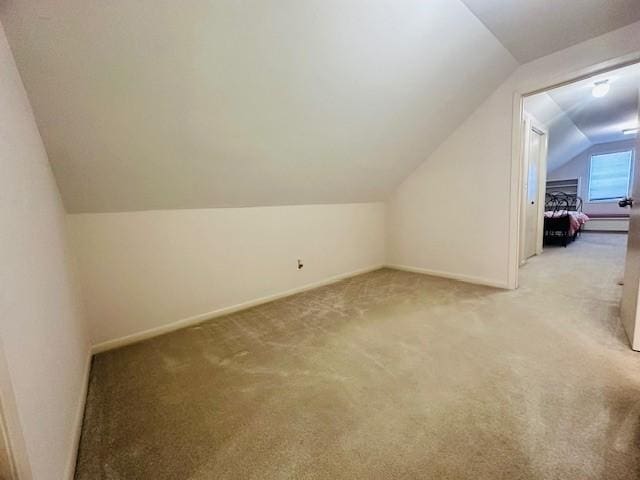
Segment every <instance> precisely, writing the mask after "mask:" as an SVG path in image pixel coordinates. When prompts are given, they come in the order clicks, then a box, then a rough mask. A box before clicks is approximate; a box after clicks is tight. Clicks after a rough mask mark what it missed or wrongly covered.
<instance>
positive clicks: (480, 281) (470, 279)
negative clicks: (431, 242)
mask: <svg viewBox="0 0 640 480" xmlns="http://www.w3.org/2000/svg"><path fill="white" fill-rule="evenodd" d="M386 267H387V268H392V269H394V270H402V271H404V272H412V273H421V274H423V275H430V276H432V277H440V278H449V279H451V280H458V281H460V282H464V283H473V284H474V285H484V286H487V287H495V288H501V289H508V288H509V285H508V284H507V283H506V282H500V281H495V280H489V279H487V278H482V277H474V276H472V275H464V274H462V273H451V272H443V271H440V270H432V269H430V268H420V267H410V266H408V265H397V264H391V265H387V266H386Z"/></svg>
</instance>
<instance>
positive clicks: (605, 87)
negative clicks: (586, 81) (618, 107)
mask: <svg viewBox="0 0 640 480" xmlns="http://www.w3.org/2000/svg"><path fill="white" fill-rule="evenodd" d="M610 88H611V85H609V80H601V81H600V82H596V83H595V84H594V85H593V90H591V95H593V96H594V97H596V98H602V97H604V96H605V95H606V94H607V93H609V89H610Z"/></svg>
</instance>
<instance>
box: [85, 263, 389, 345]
mask: <svg viewBox="0 0 640 480" xmlns="http://www.w3.org/2000/svg"><path fill="white" fill-rule="evenodd" d="M381 268H384V265H383V264H380V265H375V266H373V267H367V268H362V269H360V270H355V271H353V272H348V273H341V274H339V275H334V276H333V277H329V278H326V279H324V280H320V281H318V282H314V283H309V284H307V285H303V286H301V287H296V288H292V289H290V290H286V291H284V292H281V293H275V294H273V295H267V296H265V297H260V298H256V299H254V300H249V301H247V302H242V303H238V304H236V305H231V306H230V307H223V308H219V309H217V310H213V311H211V312H205V313H201V314H199V315H194V316H192V317H187V318H183V319H181V320H176V321H173V322H170V323H167V324H165V325H161V326H159V327H154V328H150V329H148V330H144V331H142V332H138V333H132V334H131V335H126V336H124V337H120V338H116V339H114V340H107V341H105V342H100V343H97V344H95V345H93V347H91V353H93V354H96V353H101V352H105V351H107V350H113V349H114V348H119V347H124V346H125V345H130V344H132V343H136V342H141V341H142V340H147V339H149V338H153V337H157V336H159V335H163V334H165V333H169V332H173V331H175V330H179V329H181V328H185V327H190V326H192V325H197V324H198V323H202V322H204V321H206V320H210V319H212V318H216V317H221V316H222V315H228V314H230V313H234V312H237V311H240V310H246V309H247V308H251V307H255V306H257V305H261V304H263V303H269V302H273V301H274V300H278V299H280V298H284V297H289V296H291V295H295V294H296V293H301V292H305V291H307V290H312V289H314V288H318V287H323V286H325V285H330V284H332V283H336V282H339V281H341V280H344V279H346V278H350V277H355V276H356V275H362V274H363V273H369V272H373V271H375V270H380V269H381Z"/></svg>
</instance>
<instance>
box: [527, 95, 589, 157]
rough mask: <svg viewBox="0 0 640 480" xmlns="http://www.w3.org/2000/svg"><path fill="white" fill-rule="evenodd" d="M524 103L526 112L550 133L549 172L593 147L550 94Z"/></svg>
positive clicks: (536, 96) (531, 98)
mask: <svg viewBox="0 0 640 480" xmlns="http://www.w3.org/2000/svg"><path fill="white" fill-rule="evenodd" d="M523 103H524V105H523V108H524V111H525V112H527V113H528V114H529V115H531V116H532V117H534V118H535V119H536V120H538V121H539V122H540V123H542V124H543V125H544V126H546V127H547V130H548V131H549V147H548V152H547V166H548V170H553V169H555V168H559V167H561V166H562V165H564V164H565V163H567V162H569V161H570V160H571V159H572V158H573V157H574V156H575V155H577V154H578V153H580V152H582V151H583V150H584V149H586V148H589V147H590V146H591V142H590V141H589V139H588V138H587V137H586V135H585V134H584V133H582V131H581V130H580V129H579V128H578V127H577V126H576V124H575V123H573V120H571V117H569V115H567V114H566V112H564V111H563V110H562V109H561V108H560V107H559V106H558V104H557V103H556V102H555V101H554V100H553V98H551V96H550V95H549V94H547V93H540V94H538V95H533V96H531V97H527V98H525V99H524V102H523Z"/></svg>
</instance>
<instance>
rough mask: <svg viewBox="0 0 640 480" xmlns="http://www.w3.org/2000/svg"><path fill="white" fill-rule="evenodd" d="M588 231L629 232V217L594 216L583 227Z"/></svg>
mask: <svg viewBox="0 0 640 480" xmlns="http://www.w3.org/2000/svg"><path fill="white" fill-rule="evenodd" d="M582 228H583V230H584V231H586V232H628V231H629V219H628V218H592V219H591V220H589V221H588V222H587V223H585V224H584V227H582Z"/></svg>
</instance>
